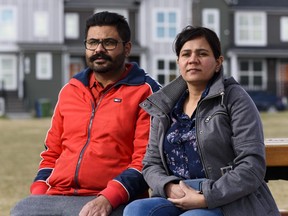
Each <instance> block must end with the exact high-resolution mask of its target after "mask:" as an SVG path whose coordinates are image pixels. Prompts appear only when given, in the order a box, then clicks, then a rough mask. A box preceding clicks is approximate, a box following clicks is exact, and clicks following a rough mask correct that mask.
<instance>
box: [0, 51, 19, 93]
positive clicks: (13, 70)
mask: <svg viewBox="0 0 288 216" xmlns="http://www.w3.org/2000/svg"><path fill="white" fill-rule="evenodd" d="M3 60H8V61H11V65H10V68H4V65H3ZM0 81H1V82H2V81H4V88H5V90H16V89H17V56H16V55H0ZM1 84H2V83H1Z"/></svg>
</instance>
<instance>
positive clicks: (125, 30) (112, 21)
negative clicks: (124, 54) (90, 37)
mask: <svg viewBox="0 0 288 216" xmlns="http://www.w3.org/2000/svg"><path fill="white" fill-rule="evenodd" d="M91 26H115V27H116V29H117V32H118V34H119V36H120V37H121V39H122V40H123V41H124V42H128V41H130V38H131V30H130V27H129V24H128V22H127V21H126V18H125V17H124V16H122V15H120V14H117V13H112V12H108V11H103V12H99V13H95V14H93V15H92V16H90V17H89V18H88V19H87V21H86V29H85V39H87V33H88V30H89V28H90V27H91Z"/></svg>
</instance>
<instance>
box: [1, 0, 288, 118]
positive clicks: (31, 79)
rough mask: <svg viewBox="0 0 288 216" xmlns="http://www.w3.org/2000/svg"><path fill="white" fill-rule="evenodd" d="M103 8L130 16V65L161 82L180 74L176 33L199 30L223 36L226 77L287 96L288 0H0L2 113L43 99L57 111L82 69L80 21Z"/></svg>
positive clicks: (82, 24)
mask: <svg viewBox="0 0 288 216" xmlns="http://www.w3.org/2000/svg"><path fill="white" fill-rule="evenodd" d="M103 10H108V11H113V12H118V13H120V14H122V15H124V16H125V17H126V18H127V20H128V22H129V24H130V26H131V30H132V44H133V48H132V53H131V55H130V57H129V60H130V61H135V62H137V63H138V64H139V65H140V66H141V67H142V68H144V69H145V70H146V71H147V72H148V73H149V74H150V75H151V76H152V77H154V78H155V79H157V80H158V81H159V82H160V83H161V84H162V85H166V84H167V83H168V82H170V81H171V80H173V79H174V78H175V77H176V76H178V74H179V73H178V69H177V65H176V61H175V60H176V55H175V53H174V52H173V49H172V46H173V41H174V39H175V36H176V34H177V33H179V32H180V31H181V30H182V28H184V27H185V26H186V25H195V26H199V25H201V26H205V27H208V28H211V29H213V30H214V31H215V32H216V33H217V34H218V36H219V37H220V40H221V42H222V51H223V55H224V57H225V64H224V69H225V73H226V74H227V75H232V76H234V77H235V79H236V80H238V81H239V82H240V83H241V85H242V86H243V87H244V88H245V89H247V90H250V91H251V90H257V91H258V90H261V91H268V92H271V93H273V94H276V95H278V96H285V97H287V96H288V1H287V0H275V1H271V0H213V1H211V0H178V1H175V0H121V1H117V0H97V1H95V0H49V1H44V0H25V1H23V0H0V99H1V100H0V114H1V110H2V112H3V109H5V110H6V112H7V113H15V112H32V111H35V103H36V102H39V101H40V100H42V99H47V100H48V101H50V103H51V107H52V108H53V107H54V106H55V104H56V101H57V96H58V92H59V90H60V89H61V88H62V86H63V85H64V84H65V83H66V82H67V81H68V80H69V79H70V78H71V77H72V76H73V75H74V74H75V73H77V72H79V71H80V70H82V69H83V68H85V67H86V63H85V57H84V54H85V49H84V44H83V40H84V29H85V21H86V19H87V18H88V17H89V16H90V15H91V14H93V13H95V12H98V11H103ZM1 104H2V105H1ZM3 104H5V106H3Z"/></svg>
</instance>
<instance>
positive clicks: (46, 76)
mask: <svg viewBox="0 0 288 216" xmlns="http://www.w3.org/2000/svg"><path fill="white" fill-rule="evenodd" d="M36 79H38V80H51V79H52V54H51V53H45V52H43V53H42V52H41V53H37V54H36Z"/></svg>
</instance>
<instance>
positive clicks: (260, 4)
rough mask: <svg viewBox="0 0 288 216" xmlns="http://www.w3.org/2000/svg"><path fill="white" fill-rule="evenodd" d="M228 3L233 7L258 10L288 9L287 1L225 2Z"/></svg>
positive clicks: (229, 0)
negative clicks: (255, 8)
mask: <svg viewBox="0 0 288 216" xmlns="http://www.w3.org/2000/svg"><path fill="white" fill-rule="evenodd" d="M225 1H226V3H227V4H228V5H230V6H233V7H245V8H247V7H253V8H254V7H257V8H267V7H269V8H275V9H276V8H277V9H283V7H284V8H286V7H288V1H287V0H225Z"/></svg>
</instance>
